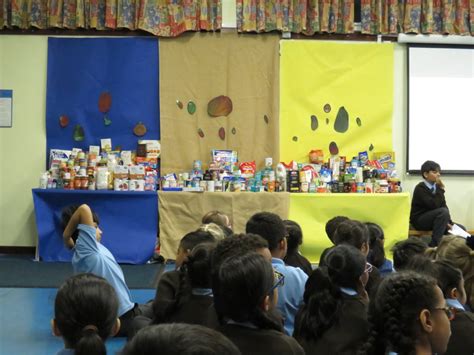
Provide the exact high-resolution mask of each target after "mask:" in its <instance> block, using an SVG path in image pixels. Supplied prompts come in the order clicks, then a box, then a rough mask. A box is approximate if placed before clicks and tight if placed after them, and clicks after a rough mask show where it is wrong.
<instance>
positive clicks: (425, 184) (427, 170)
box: [410, 160, 465, 247]
mask: <svg viewBox="0 0 474 355" xmlns="http://www.w3.org/2000/svg"><path fill="white" fill-rule="evenodd" d="M421 175H422V176H423V181H422V182H420V183H419V184H418V185H416V187H415V190H414V191H413V199H412V201H411V211H410V223H411V224H412V225H413V227H415V228H416V229H418V230H429V231H432V235H431V243H430V247H435V246H437V245H438V244H439V242H440V240H441V238H442V237H443V235H445V234H446V232H447V231H448V229H451V228H452V225H453V223H454V222H453V221H452V220H451V215H450V214H449V209H448V206H447V205H446V199H445V197H444V193H445V187H444V184H443V182H442V181H441V179H440V176H441V167H440V166H439V164H438V163H436V162H434V161H431V160H427V161H425V162H424V163H423V165H422V166H421ZM458 225H459V226H460V227H461V228H462V229H465V228H464V227H463V226H461V225H460V224H458Z"/></svg>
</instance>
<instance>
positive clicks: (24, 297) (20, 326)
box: [0, 255, 174, 355]
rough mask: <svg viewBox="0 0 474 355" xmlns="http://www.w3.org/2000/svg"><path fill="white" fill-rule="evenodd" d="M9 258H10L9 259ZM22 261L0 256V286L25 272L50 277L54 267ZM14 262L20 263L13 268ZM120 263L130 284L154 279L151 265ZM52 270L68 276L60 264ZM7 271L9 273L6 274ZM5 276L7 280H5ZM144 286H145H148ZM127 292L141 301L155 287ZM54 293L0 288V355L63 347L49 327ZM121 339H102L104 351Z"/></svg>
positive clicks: (48, 352)
mask: <svg viewBox="0 0 474 355" xmlns="http://www.w3.org/2000/svg"><path fill="white" fill-rule="evenodd" d="M12 259H14V260H13V261H12ZM29 260H31V258H29ZM26 262H27V261H26V260H25V258H24V257H12V256H6V255H0V269H1V270H0V275H1V277H2V278H3V282H2V280H0V285H3V286H5V284H6V283H7V284H8V283H12V284H13V285H15V286H16V283H15V282H14V280H11V279H12V278H13V279H14V278H22V277H24V276H25V273H30V274H34V275H35V277H47V274H49V275H50V276H51V270H50V269H51V268H53V269H54V268H55V266H53V265H51V264H52V263H42V262H39V263H38V262H34V263H33V262H32V261H31V266H29V265H26V266H25V263H26ZM28 262H29V261H28ZM15 263H16V264H15ZM45 264H48V265H45ZM15 265H20V266H19V267H15ZM121 266H122V268H124V270H125V274H126V275H125V278H126V280H127V275H128V276H129V279H130V280H131V281H132V283H135V284H137V283H138V281H139V280H137V279H138V278H143V279H148V278H152V279H155V276H156V275H155V273H154V272H152V271H151V268H152V266H150V265H143V266H139V267H136V268H133V267H132V266H130V265H125V266H123V265H121ZM42 268H47V270H46V271H40V272H38V271H37V270H38V269H42ZM20 269H23V270H20ZM35 269H36V270H35ZM56 269H57V271H58V272H57V273H58V274H61V273H62V276H61V278H63V277H65V278H67V277H68V276H69V274H68V273H69V271H68V270H65V266H64V265H58V266H57V268H56ZM172 269H174V264H171V265H170V264H168V265H166V266H165V268H160V267H159V266H158V265H157V267H156V270H159V272H160V273H161V272H162V271H165V270H166V271H169V270H172ZM135 270H136V271H135ZM71 272H72V269H71ZM7 274H9V276H8V277H7V276H6V275H7ZM137 274H138V275H137ZM52 278H54V277H52ZM134 278H135V281H134V280H133V279H134ZM6 279H10V280H7V282H5V280H6ZM58 279H59V278H58ZM56 281H58V280H54V281H53V283H54V284H55V283H56ZM156 281H157V280H156V279H155V280H151V282H150V284H151V283H155V282H156ZM145 282H146V283H148V280H143V281H142V283H143V284H145ZM18 283H19V284H20V286H22V285H23V283H26V284H29V282H28V281H20V282H18ZM37 283H40V284H43V283H45V282H44V281H38V280H37ZM60 283H62V282H59V283H58V285H59V284H60ZM127 283H128V281H127ZM129 286H130V285H129ZM144 287H148V285H147V286H144ZM130 292H131V294H132V299H133V301H134V302H137V303H145V302H148V301H149V300H151V299H153V298H154V297H155V292H156V291H155V288H152V287H149V288H146V289H145V288H135V289H131V290H130ZM56 293H57V287H44V288H38V287H0V355H16V354H19V355H23V354H32V355H43V354H44V355H55V354H56V353H57V352H58V351H59V350H61V349H62V348H63V347H64V345H63V341H62V338H59V337H55V336H54V335H53V334H52V331H51V326H50V321H51V318H52V317H53V312H54V299H55V297H56ZM125 342H126V338H109V339H108V340H107V342H106V347H107V354H116V353H117V352H118V351H120V350H121V349H122V348H123V346H124V345H125Z"/></svg>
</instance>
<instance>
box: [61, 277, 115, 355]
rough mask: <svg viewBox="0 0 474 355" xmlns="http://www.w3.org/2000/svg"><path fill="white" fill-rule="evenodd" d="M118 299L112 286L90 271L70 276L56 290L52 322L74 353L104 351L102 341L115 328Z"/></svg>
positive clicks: (92, 353)
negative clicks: (89, 272)
mask: <svg viewBox="0 0 474 355" xmlns="http://www.w3.org/2000/svg"><path fill="white" fill-rule="evenodd" d="M117 317H118V299H117V295H116V293H115V290H114V288H113V287H112V286H111V285H110V284H109V283H108V282H107V281H106V280H105V279H103V278H101V277H98V276H95V275H93V274H78V275H75V276H73V277H71V278H69V279H68V280H67V281H66V282H65V283H64V284H63V285H62V286H61V287H60V288H59V290H58V293H57V295H56V300H55V303H54V323H55V326H56V328H57V330H58V331H59V333H60V335H61V336H62V337H63V339H64V341H65V344H66V346H67V347H70V348H73V349H75V354H84V355H85V354H88V355H95V354H105V353H106V348H105V344H104V341H105V340H106V339H107V337H109V336H110V335H112V334H113V332H114V331H118V328H117V321H118V320H117Z"/></svg>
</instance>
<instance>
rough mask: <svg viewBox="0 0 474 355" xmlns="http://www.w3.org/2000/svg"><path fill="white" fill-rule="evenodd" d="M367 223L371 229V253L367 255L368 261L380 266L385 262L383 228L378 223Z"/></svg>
mask: <svg viewBox="0 0 474 355" xmlns="http://www.w3.org/2000/svg"><path fill="white" fill-rule="evenodd" d="M365 225H366V226H367V228H368V229H369V255H367V261H368V262H369V263H371V264H372V265H374V266H375V267H378V268H380V267H381V266H382V265H383V263H384V262H385V250H384V248H383V241H384V239H385V236H384V233H383V229H382V228H381V227H380V226H379V225H378V224H375V223H371V222H367V223H365Z"/></svg>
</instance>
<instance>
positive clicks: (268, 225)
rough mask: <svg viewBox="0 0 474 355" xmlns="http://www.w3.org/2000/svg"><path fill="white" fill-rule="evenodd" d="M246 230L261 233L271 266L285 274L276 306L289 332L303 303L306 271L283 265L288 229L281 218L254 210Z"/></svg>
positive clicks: (291, 330) (290, 332) (291, 332)
mask: <svg viewBox="0 0 474 355" xmlns="http://www.w3.org/2000/svg"><path fill="white" fill-rule="evenodd" d="M245 231H246V232H247V233H253V234H257V235H260V236H261V237H263V239H265V240H266V241H267V242H268V248H269V249H270V253H271V254H272V265H273V268H274V269H275V270H276V271H278V272H280V273H281V274H283V275H284V276H285V283H284V284H283V285H282V286H281V287H279V288H278V302H277V309H278V310H279V311H280V312H281V315H282V316H283V320H284V329H285V332H286V334H288V335H290V336H291V335H292V334H293V328H294V322H295V316H296V313H297V312H298V309H299V308H300V306H301V304H302V303H303V293H304V286H305V284H306V280H308V275H306V274H305V273H304V271H303V270H301V269H300V268H299V267H293V266H288V265H285V263H284V261H283V258H284V257H285V255H286V251H287V232H286V227H285V225H284V223H283V221H282V219H281V218H280V217H279V216H278V215H276V214H274V213H271V212H259V213H256V214H254V215H253V216H252V217H251V218H250V219H249V220H248V221H247V224H246V226H245Z"/></svg>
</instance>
